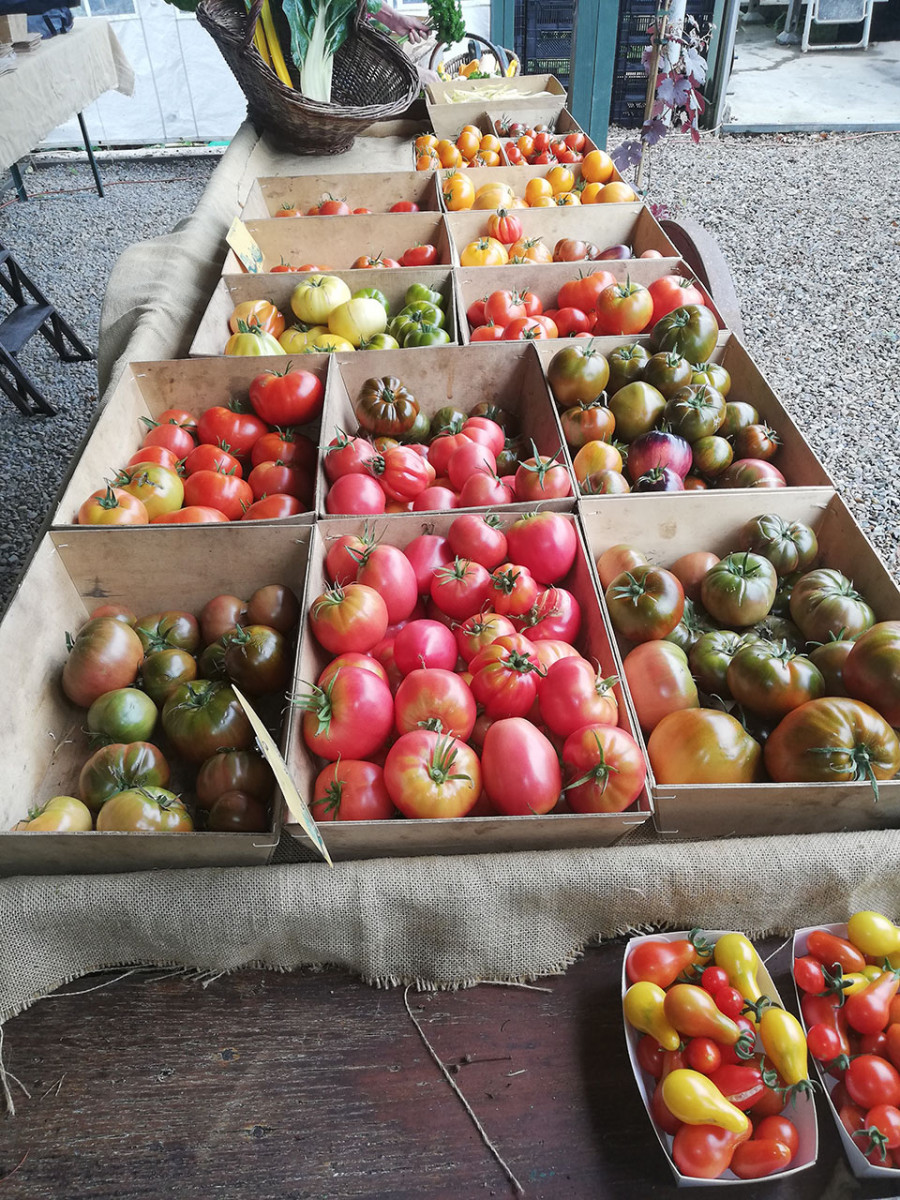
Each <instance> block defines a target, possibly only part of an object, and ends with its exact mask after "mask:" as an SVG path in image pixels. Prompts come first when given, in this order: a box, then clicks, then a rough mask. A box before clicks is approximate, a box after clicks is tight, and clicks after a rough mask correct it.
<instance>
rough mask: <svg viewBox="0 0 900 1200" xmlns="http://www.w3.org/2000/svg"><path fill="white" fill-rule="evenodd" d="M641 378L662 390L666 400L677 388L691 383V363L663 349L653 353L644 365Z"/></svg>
mask: <svg viewBox="0 0 900 1200" xmlns="http://www.w3.org/2000/svg"><path fill="white" fill-rule="evenodd" d="M642 379H643V380H644V382H645V383H649V384H651V385H652V386H653V387H655V388H656V389H657V390H658V391H660V392H662V394H663V395H664V396H665V398H666V399H667V400H668V399H670V398H671V397H672V396H674V395H675V393H676V392H677V391H678V390H679V388H683V387H686V386H687V384H689V383H691V382H692V380H691V364H690V363H689V362H688V360H687V359H686V358H682V357H681V355H680V354H676V353H675V352H674V351H671V350H663V351H661V352H660V353H659V354H654V355H652V356H651V357H650V359H649V360H648V361H647V364H646V366H645V367H644V373H643V375H642Z"/></svg>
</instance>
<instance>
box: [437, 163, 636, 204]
mask: <svg viewBox="0 0 900 1200" xmlns="http://www.w3.org/2000/svg"><path fill="white" fill-rule="evenodd" d="M576 171H578V168H575V169H573V168H572V167H567V166H565V165H558V166H555V167H551V168H550V170H549V171H548V172H547V174H546V175H544V176H543V177H542V178H535V179H529V180H528V182H527V183H526V184H525V193H524V195H523V196H518V195H516V192H515V189H514V188H512V187H511V186H510V185H509V184H508V183H504V182H503V181H502V180H499V179H498V180H496V181H495V182H493V181H492V182H491V183H485V184H482V186H481V187H479V188H477V189H476V187H475V184H474V183H473V182H472V180H471V179H470V178H469V177H468V176H467V175H466V174H465V172H464V171H453V172H452V173H451V174H450V175H447V176H446V177H445V179H444V183H443V187H442V195H443V198H444V207H445V208H446V209H447V211H448V212H466V211H468V210H469V209H470V208H474V209H485V210H487V209H498V208H507V209H509V208H573V207H577V206H578V205H580V204H609V203H621V202H623V201H628V200H635V199H636V196H635V194H634V192H632V190H631V188H629V187H626V185H625V184H620V183H615V182H613V183H610V184H602V183H588V184H585V182H584V169H583V168H581V174H580V175H578V174H576ZM622 189H624V192H623V190H622ZM625 192H627V193H628V194H627V195H626V194H624V193H625Z"/></svg>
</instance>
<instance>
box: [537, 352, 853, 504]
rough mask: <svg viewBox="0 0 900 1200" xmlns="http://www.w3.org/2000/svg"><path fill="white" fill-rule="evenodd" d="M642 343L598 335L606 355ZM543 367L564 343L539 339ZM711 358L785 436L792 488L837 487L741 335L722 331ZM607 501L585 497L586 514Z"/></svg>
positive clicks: (785, 465) (779, 461) (783, 458)
mask: <svg viewBox="0 0 900 1200" xmlns="http://www.w3.org/2000/svg"><path fill="white" fill-rule="evenodd" d="M635 341H639V342H642V343H644V344H647V343H648V341H649V339H648V338H647V337H646V336H645V335H643V334H642V335H641V336H640V337H637V338H623V337H597V338H594V339H593V345H594V347H595V348H596V349H597V350H599V351H600V352H601V353H602V354H610V353H611V352H612V351H613V350H614V349H615V348H616V347H617V346H626V345H630V344H631V343H633V342H635ZM532 344H533V346H534V348H535V351H536V352H537V355H538V358H540V360H541V365H542V366H543V367H544V370H545V371H546V369H547V367H548V366H549V364H550V360H551V359H552V358H553V356H554V355H555V354H558V353H559V350H560V343H559V342H558V341H536V342H533V343H532ZM710 361H711V362H717V363H721V364H722V366H723V367H725V369H726V370H727V371H728V372H729V374H730V375H731V391H730V392H729V393H728V399H729V400H746V401H747V402H748V403H749V404H752V405H753V406H754V407H755V408H756V409H757V410H758V411H759V415H760V419H761V420H763V421H766V422H767V423H768V424H769V425H771V427H772V428H773V429H774V430H775V431H776V432H777V433H778V436H779V437H780V438H781V447H780V449H779V451H778V453H777V454H776V455H775V458H774V459H773V463H774V465H775V466H776V467H778V469H779V471H781V473H782V474H783V475H784V477H785V479H786V480H787V483H788V487H834V483H833V481H832V479H831V476H830V475H829V474H828V472H827V471H826V470H825V467H824V466H823V465H822V463H821V462H820V461H819V459H818V457H817V456H816V454H815V453H814V452H813V450H812V448H811V447H810V445H809V443H808V442H807V441H806V439H805V438H804V436H803V434H802V433H801V431H800V429H799V428H798V427H797V425H796V423H795V422H794V420H793V418H792V417H791V416H790V414H789V413H788V412H787V410H786V409H785V407H784V405H783V404H782V403H781V401H780V400H779V399H778V396H777V395H776V394H775V392H774V391H773V390H772V385H771V384H770V383H769V381H768V379H766V377H765V375H763V373H762V371H761V370H760V369H759V367H758V366H757V365H756V363H755V362H754V361H753V359H752V358H751V357H750V354H749V353H748V351H747V347H746V346H745V345H744V343H743V342H742V341H741V339H740V338H739V337H738V336H737V334H736V333H731V332H729V331H727V330H723V331H722V332H721V333H720V334H719V340H718V344H717V345H716V348H715V350H714V351H713V352H712V354H711V355H710ZM745 490H746V489H744V488H738V489H736V488H727V489H716V495H723V494H725V493H726V492H732V491H740V492H743V491H745ZM649 494H650V493H645V492H636V493H634V498H635V499H636V500H643V499H645V498H646V496H647V495H649ZM669 494H670V495H671V496H673V497H674V496H679V497H680V496H682V495H687V493H685V492H671V493H669ZM606 500H607V497H606V496H581V497H580V499H579V506H580V510H581V511H582V512H585V513H588V512H595V511H596V510H597V508H598V507H602V505H603V504H605V502H606Z"/></svg>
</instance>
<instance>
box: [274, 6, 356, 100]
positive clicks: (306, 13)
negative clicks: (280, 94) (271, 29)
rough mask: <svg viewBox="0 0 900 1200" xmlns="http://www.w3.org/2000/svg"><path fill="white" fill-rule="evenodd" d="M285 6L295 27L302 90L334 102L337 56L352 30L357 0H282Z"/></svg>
mask: <svg viewBox="0 0 900 1200" xmlns="http://www.w3.org/2000/svg"><path fill="white" fill-rule="evenodd" d="M281 7H282V9H283V10H284V15H285V16H286V17H287V22H288V25H289V26H290V30H291V58H292V59H293V60H294V63H295V65H296V67H297V70H298V71H299V72H300V91H301V93H302V94H303V95H304V96H306V97H307V98H308V99H309V100H319V101H321V102H322V103H323V104H330V103H331V77H332V71H333V67H334V56H335V54H336V53H337V51H338V50H339V49H340V47H341V46H342V45H343V44H344V42H345V41H346V40H347V37H348V35H349V33H350V29H351V27H352V23H353V17H354V13H355V12H356V0H282V4H281Z"/></svg>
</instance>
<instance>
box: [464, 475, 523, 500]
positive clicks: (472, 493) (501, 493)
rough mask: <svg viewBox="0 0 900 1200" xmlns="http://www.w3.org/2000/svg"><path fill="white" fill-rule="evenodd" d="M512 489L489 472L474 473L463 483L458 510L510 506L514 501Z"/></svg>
mask: <svg viewBox="0 0 900 1200" xmlns="http://www.w3.org/2000/svg"><path fill="white" fill-rule="evenodd" d="M515 498H516V497H515V493H514V492H513V490H512V488H510V487H507V485H506V484H505V483H504V482H503V480H502V479H499V478H498V477H497V476H496V475H494V474H492V473H491V472H490V471H476V472H475V473H474V474H473V475H470V476H469V478H468V479H467V480H466V481H465V483H464V484H463V485H462V487H461V488H460V491H459V507H460V508H494V507H497V506H498V505H501V504H512V502H513V501H514V500H515Z"/></svg>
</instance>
